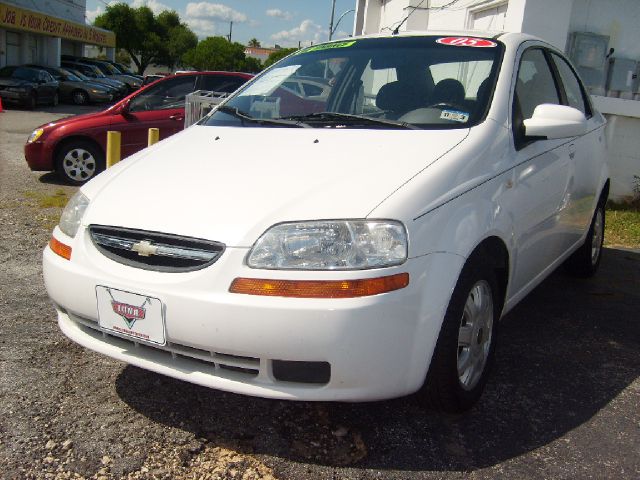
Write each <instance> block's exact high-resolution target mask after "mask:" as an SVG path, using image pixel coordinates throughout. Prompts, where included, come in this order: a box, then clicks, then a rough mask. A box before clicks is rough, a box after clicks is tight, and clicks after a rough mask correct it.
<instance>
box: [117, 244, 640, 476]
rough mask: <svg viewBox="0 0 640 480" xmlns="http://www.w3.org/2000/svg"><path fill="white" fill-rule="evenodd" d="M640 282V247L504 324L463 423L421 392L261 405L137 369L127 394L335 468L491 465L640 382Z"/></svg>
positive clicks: (206, 433) (578, 421) (156, 417)
mask: <svg viewBox="0 0 640 480" xmlns="http://www.w3.org/2000/svg"><path fill="white" fill-rule="evenodd" d="M638 285H640V252H638V251H625V250H618V249H610V248H608V249H605V251H604V257H603V261H602V265H601V270H600V272H599V273H598V275H597V276H596V277H595V278H593V279H588V280H576V279H573V278H571V277H569V276H568V275H566V274H565V273H564V272H563V271H562V270H559V271H558V272H556V273H554V274H553V275H552V276H551V277H550V278H548V279H547V280H546V281H545V282H543V284H541V285H540V286H539V287H538V288H537V289H536V290H535V291H533V292H532V293H531V294H530V295H529V296H528V297H527V298H526V299H525V300H524V301H523V302H521V303H520V304H519V305H518V306H517V307H516V308H515V309H514V310H513V311H512V312H510V313H509V314H508V315H507V316H506V317H505V318H504V320H503V322H501V331H500V333H499V337H500V344H499V347H498V350H497V358H496V360H497V362H496V366H495V369H494V371H493V373H492V376H491V378H490V381H489V384H488V385H487V389H486V391H485V393H484V395H483V397H482V399H481V401H480V402H479V404H478V405H477V406H476V407H474V408H473V409H472V410H471V411H470V412H468V413H466V414H464V415H460V416H451V415H443V414H439V413H436V412H433V411H430V410H425V409H423V408H422V407H421V406H420V405H419V404H418V402H417V400H416V398H415V397H407V398H402V399H397V400H390V401H385V402H376V403H360V404H346V403H305V402H285V401H275V400H266V399H260V398H251V397H245V396H240V395H235V394H230V393H225V392H220V391H216V390H211V389H207V388H203V387H199V386H196V385H192V384H189V383H186V382H181V381H178V380H174V379H171V378H168V377H164V376H160V375H157V374H154V373H151V372H148V371H145V370H142V369H139V368H136V367H132V366H127V367H126V368H124V370H123V371H122V372H121V374H120V375H119V377H118V379H117V383H116V388H117V392H118V394H119V396H120V397H121V398H122V400H123V401H125V402H126V403H127V404H128V405H130V406H131V407H132V408H133V409H135V410H136V411H138V412H140V413H142V414H143V415H145V416H147V417H148V418H150V419H151V420H153V421H155V422H158V423H160V424H164V425H167V426H170V427H174V428H179V429H183V430H187V431H190V432H193V434H194V435H195V436H196V437H197V438H199V439H201V441H203V442H208V443H210V444H212V445H213V446H232V447H233V448H235V449H237V450H239V451H242V452H250V453H257V454H265V455H270V456H276V457H280V458H283V459H287V460H292V461H296V462H306V463H311V464H316V465H322V466H331V467H336V466H345V465H352V466H354V467H357V468H371V469H384V470H404V471H409V470H411V471H420V470H431V471H434V470H435V471H467V470H470V469H477V468H484V467H489V466H493V465H496V464H498V463H501V462H504V461H507V460H509V459H513V458H515V457H517V456H520V455H523V454H526V453H528V452H532V451H534V450H536V449H538V448H539V447H542V446H544V445H547V444H549V443H550V442H553V441H554V440H556V439H559V438H561V437H562V436H563V435H565V434H567V433H569V432H570V431H571V430H573V429H575V428H577V427H579V426H580V425H583V424H584V423H586V422H587V421H589V419H591V418H592V417H593V416H594V415H596V414H597V413H598V412H599V411H600V410H601V409H602V408H603V407H605V406H606V405H607V404H608V403H609V402H611V401H612V400H613V399H614V398H615V397H616V396H617V395H618V394H619V393H620V392H621V391H622V390H624V389H625V388H626V387H627V386H629V385H630V384H631V383H632V382H633V381H634V380H635V379H636V378H637V377H638V376H639V375H640V356H639V355H638V347H637V345H638V339H639V338H640V321H639V316H638V311H637V309H638V305H639V304H640V289H638V287H637V286H638ZM390 321H392V319H390ZM621 421H622V420H621Z"/></svg>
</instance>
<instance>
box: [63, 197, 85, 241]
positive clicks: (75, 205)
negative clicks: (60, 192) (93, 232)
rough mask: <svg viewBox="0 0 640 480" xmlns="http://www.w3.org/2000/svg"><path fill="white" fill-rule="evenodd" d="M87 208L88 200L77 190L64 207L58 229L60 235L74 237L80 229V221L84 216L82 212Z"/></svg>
mask: <svg viewBox="0 0 640 480" xmlns="http://www.w3.org/2000/svg"><path fill="white" fill-rule="evenodd" d="M88 206H89V199H88V198H87V197H85V196H84V195H83V194H82V193H81V192H80V191H79V190H78V191H77V192H76V194H75V195H74V196H73V197H71V200H69V203H67V206H66V207H64V210H63V211H62V215H61V216H60V222H59V223H58V227H60V230H62V233H64V234H65V235H68V236H70V237H72V238H73V237H75V236H76V233H78V228H79V227H80V221H81V220H82V216H83V215H84V211H85V210H86V209H87V207H88Z"/></svg>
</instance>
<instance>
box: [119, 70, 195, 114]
mask: <svg viewBox="0 0 640 480" xmlns="http://www.w3.org/2000/svg"><path fill="white" fill-rule="evenodd" d="M195 83H196V76H195V75H185V76H177V77H175V78H171V79H169V80H165V81H163V82H160V83H158V84H157V85H154V86H153V87H151V88H148V89H147V90H145V91H144V92H142V93H140V94H139V95H137V96H136V97H134V98H133V99H132V100H131V103H130V105H129V111H130V112H140V111H145V110H163V109H168V108H180V107H184V102H185V97H186V96H187V94H189V93H192V92H193V91H194V88H195Z"/></svg>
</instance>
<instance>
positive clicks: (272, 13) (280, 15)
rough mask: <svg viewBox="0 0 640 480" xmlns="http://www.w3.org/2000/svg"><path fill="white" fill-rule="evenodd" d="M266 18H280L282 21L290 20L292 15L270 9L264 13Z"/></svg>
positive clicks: (276, 9)
mask: <svg viewBox="0 0 640 480" xmlns="http://www.w3.org/2000/svg"><path fill="white" fill-rule="evenodd" d="M265 13H266V14H267V17H274V18H282V19H283V20H291V19H292V18H293V15H292V14H291V12H284V11H282V10H280V9H278V8H272V9H270V10H267V11H266V12H265Z"/></svg>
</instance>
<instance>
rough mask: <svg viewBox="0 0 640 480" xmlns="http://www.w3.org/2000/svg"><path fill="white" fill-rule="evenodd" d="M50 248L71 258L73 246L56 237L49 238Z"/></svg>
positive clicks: (66, 257) (63, 256)
mask: <svg viewBox="0 0 640 480" xmlns="http://www.w3.org/2000/svg"><path fill="white" fill-rule="evenodd" d="M49 248H51V250H53V253H55V254H57V255H60V256H61V257H62V258H65V259H67V260H71V247H70V246H69V245H65V244H64V243H62V242H61V241H59V240H58V239H56V237H51V240H49Z"/></svg>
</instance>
